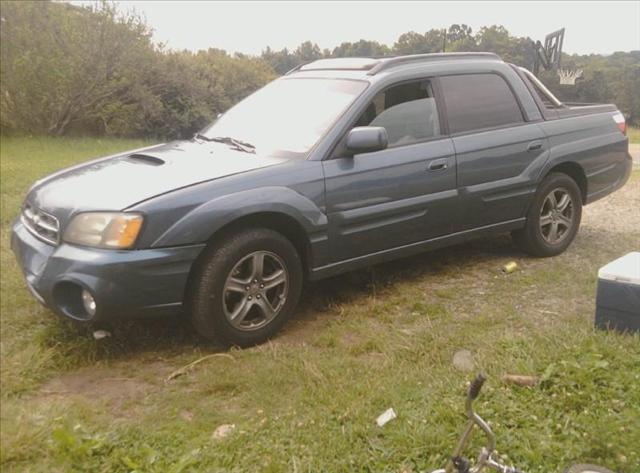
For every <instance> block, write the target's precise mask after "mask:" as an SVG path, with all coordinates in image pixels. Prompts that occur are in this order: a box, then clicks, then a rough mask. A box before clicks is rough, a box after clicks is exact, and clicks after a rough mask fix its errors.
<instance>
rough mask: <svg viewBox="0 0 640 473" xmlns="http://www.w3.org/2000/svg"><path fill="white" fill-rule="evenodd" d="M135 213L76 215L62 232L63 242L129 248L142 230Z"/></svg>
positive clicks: (138, 215)
mask: <svg viewBox="0 0 640 473" xmlns="http://www.w3.org/2000/svg"><path fill="white" fill-rule="evenodd" d="M142 221H143V217H142V215H140V214H137V213H129V212H127V213H123V212H85V213H81V214H78V215H76V216H75V217H74V218H73V220H71V223H70V224H69V226H68V227H67V229H66V230H65V232H64V238H63V239H64V241H66V242H67V243H75V244H78V245H86V246H95V247H97V248H118V249H125V248H131V247H132V246H133V244H134V243H135V242H136V238H137V237H138V234H139V233H140V229H141V228H142Z"/></svg>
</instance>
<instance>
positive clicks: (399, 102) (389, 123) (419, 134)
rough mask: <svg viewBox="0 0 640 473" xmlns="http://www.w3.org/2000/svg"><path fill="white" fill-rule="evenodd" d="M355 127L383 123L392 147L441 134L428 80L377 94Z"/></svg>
mask: <svg viewBox="0 0 640 473" xmlns="http://www.w3.org/2000/svg"><path fill="white" fill-rule="evenodd" d="M356 126H381V127H383V128H385V129H386V130H387V136H388V139H389V146H400V145H408V144H412V143H417V142H420V141H425V140H428V139H430V138H433V137H436V136H439V135H440V121H439V119H438V109H437V107H436V102H435V99H434V98H433V89H432V87H431V83H430V82H429V81H427V80H422V81H417V82H409V83H405V84H400V85H396V86H394V87H391V88H389V89H387V90H385V91H384V92H380V93H379V94H378V95H376V96H375V97H374V99H373V100H372V101H371V103H370V104H369V106H368V107H367V109H366V110H365V111H364V113H363V114H362V115H361V116H360V118H359V119H358V121H357V123H356Z"/></svg>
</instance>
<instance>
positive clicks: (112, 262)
mask: <svg viewBox="0 0 640 473" xmlns="http://www.w3.org/2000/svg"><path fill="white" fill-rule="evenodd" d="M625 126H626V125H625V120H624V117H623V115H622V114H621V113H620V112H619V111H618V110H617V109H616V107H615V106H614V105H567V104H563V103H561V102H560V101H559V100H558V99H557V98H556V97H554V96H553V94H551V93H550V92H549V91H548V90H547V89H546V88H545V86H544V85H543V84H542V83H540V82H539V81H538V80H537V79H536V78H535V77H534V76H533V75H532V74H531V73H530V72H529V71H527V70H525V69H522V68H519V67H517V66H515V65H513V64H508V63H506V62H504V61H502V60H501V59H500V58H499V57H498V56H496V55H494V54H489V53H458V54H426V55H416V56H404V57H393V58H385V59H371V58H348V59H323V60H318V61H315V62H312V63H309V64H305V65H303V66H300V67H298V68H296V69H294V70H292V71H290V72H289V73H288V74H286V75H285V76H283V77H281V78H279V79H277V80H275V81H273V82H271V83H270V84H268V85H267V86H265V87H264V88H262V89H260V90H259V91H257V92H256V93H254V94H253V95H251V96H249V97H248V98H246V99H245V100H243V101H242V102H240V103H239V104H237V105H236V106H234V107H233V108H231V109H230V110H229V111H228V112H226V113H225V114H223V115H221V116H220V117H218V119H217V120H216V121H215V122H214V123H212V124H211V125H210V126H208V127H207V128H205V129H203V130H202V131H201V132H200V133H198V134H196V135H195V136H194V137H193V138H192V139H191V140H187V141H179V142H172V143H168V144H162V145H157V146H151V147H148V148H144V149H138V150H133V151H129V152H126V153H121V154H118V155H116V156H108V157H105V158H100V159H96V160H94V161H90V162H88V163H84V164H81V165H78V166H75V167H71V168H68V169H64V170H62V171H59V172H57V173H55V174H53V175H51V176H48V177H46V178H44V179H42V180H40V181H38V182H36V183H35V184H34V185H33V187H32V188H31V189H30V190H29V192H28V194H27V196H26V199H25V201H24V206H23V209H22V212H21V215H20V218H19V219H18V220H17V221H16V223H15V225H14V227H13V232H12V247H13V250H14V252H15V254H16V256H17V258H18V260H19V262H20V265H21V267H22V269H23V271H24V275H25V277H26V281H27V285H28V287H29V289H30V290H31V292H32V293H33V295H34V297H36V298H37V299H38V300H39V301H41V302H42V303H44V304H45V305H46V306H48V307H50V308H51V309H53V310H54V311H56V312H58V313H60V314H63V315H64V316H67V317H70V318H73V319H76V320H79V321H85V322H87V321H100V320H107V319H110V318H117V317H123V316H129V315H134V314H142V315H145V314H146V315H159V314H165V313H175V312H180V313H184V314H185V316H188V317H189V318H190V319H191V320H192V322H193V323H194V325H195V327H196V329H197V330H198V331H199V332H200V333H201V334H202V335H204V336H205V337H208V338H215V339H219V340H224V341H226V342H228V343H231V344H237V345H240V346H247V345H251V344H255V343H260V342H262V341H264V340H266V339H267V338H268V337H270V336H272V335H273V334H274V333H275V332H276V331H277V330H278V329H279V328H280V327H281V326H282V325H283V323H284V322H285V321H286V319H287V318H288V317H290V316H291V315H292V313H293V312H294V310H295V307H296V304H297V303H298V300H299V298H300V294H301V291H302V287H303V281H304V280H305V279H310V280H313V279H318V278H324V277H327V276H331V275H334V274H337V273H340V272H344V271H349V270H353V269H355V268H360V267H363V266H366V265H372V264H376V263H380V262H382V261H386V260H390V259H394V258H400V257H406V256H408V255H412V254H415V253H418V252H422V251H426V250H433V249H436V248H439V247H443V246H446V245H451V244H455V243H459V242H461V241H464V240H467V239H470V238H474V237H477V236H479V235H486V234H488V233H499V232H511V234H512V236H513V239H514V241H515V243H516V244H517V245H518V246H519V247H520V248H522V250H524V251H525V252H527V253H529V254H531V255H535V256H541V257H545V256H553V255H557V254H559V253H561V252H563V251H564V250H565V249H566V248H567V247H568V246H569V244H570V243H571V242H572V240H573V239H574V237H575V235H576V232H577V231H578V227H579V225H580V217H581V212H582V207H583V206H584V205H586V204H589V203H591V202H593V201H595V200H597V199H599V198H601V197H604V196H606V195H607V194H609V193H611V192H613V191H615V190H616V189H618V188H620V187H621V186H622V185H624V183H625V182H626V180H627V179H628V177H629V174H630V172H631V158H630V156H629V153H628V139H627V137H626V129H625Z"/></svg>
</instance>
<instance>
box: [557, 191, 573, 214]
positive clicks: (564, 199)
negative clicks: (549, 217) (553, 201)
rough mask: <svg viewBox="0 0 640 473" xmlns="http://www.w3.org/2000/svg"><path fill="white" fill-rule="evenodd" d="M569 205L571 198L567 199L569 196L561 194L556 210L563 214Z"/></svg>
mask: <svg viewBox="0 0 640 473" xmlns="http://www.w3.org/2000/svg"><path fill="white" fill-rule="evenodd" d="M570 203H571V197H569V194H565V193H563V194H562V197H560V201H559V202H558V210H559V211H560V212H564V211H565V210H566V209H567V207H568V206H569V204H570Z"/></svg>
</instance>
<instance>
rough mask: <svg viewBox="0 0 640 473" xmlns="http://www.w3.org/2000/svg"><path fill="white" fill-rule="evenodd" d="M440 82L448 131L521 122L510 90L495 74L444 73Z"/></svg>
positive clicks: (458, 131) (520, 113)
mask: <svg viewBox="0 0 640 473" xmlns="http://www.w3.org/2000/svg"><path fill="white" fill-rule="evenodd" d="M440 83H441V85H442V93H443V96H444V100H445V103H446V105H447V118H448V121H449V131H450V132H451V133H460V132H465V131H470V130H481V129H483V128H494V127H499V126H505V125H511V124H516V123H521V122H523V121H524V120H523V118H522V112H521V111H520V107H519V106H518V102H517V101H516V98H515V97H514V95H513V92H512V91H511V89H510V88H509V86H508V85H507V83H506V82H505V80H504V79H503V78H502V77H500V76H499V75H497V74H468V75H459V76H445V77H442V78H441V79H440Z"/></svg>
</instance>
